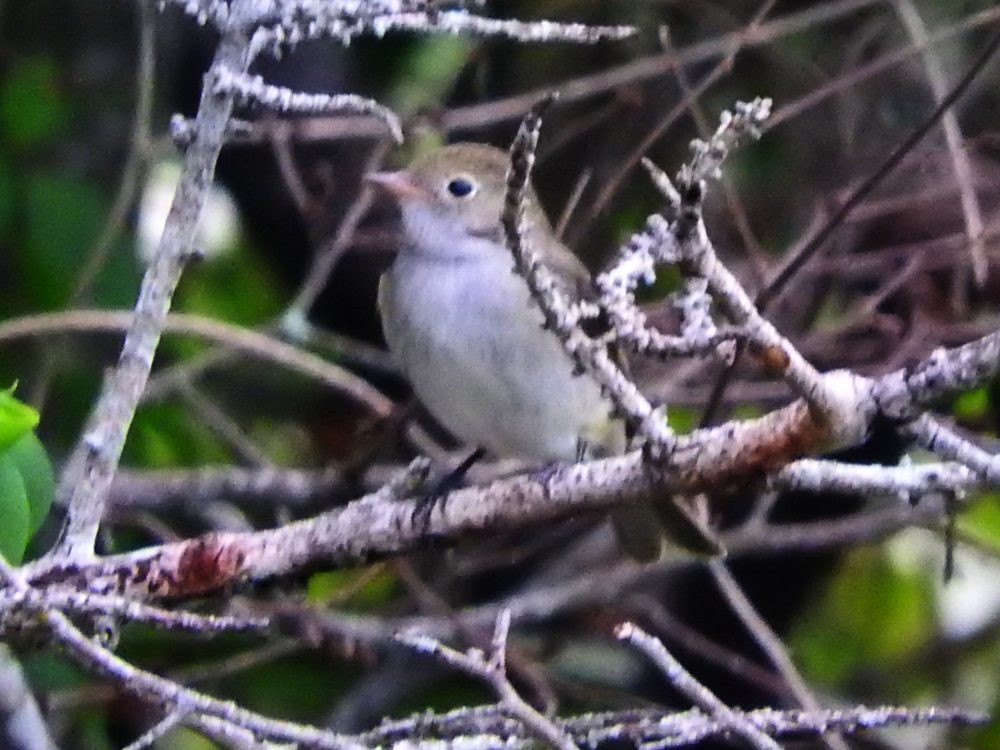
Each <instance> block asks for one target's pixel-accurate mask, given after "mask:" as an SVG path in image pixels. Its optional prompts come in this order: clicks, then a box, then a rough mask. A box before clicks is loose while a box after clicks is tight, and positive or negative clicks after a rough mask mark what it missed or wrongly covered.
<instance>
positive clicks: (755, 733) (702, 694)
mask: <svg viewBox="0 0 1000 750" xmlns="http://www.w3.org/2000/svg"><path fill="white" fill-rule="evenodd" d="M615 635H616V636H617V637H618V638H619V639H621V640H623V641H628V642H629V643H631V644H632V645H633V646H635V647H636V648H637V649H639V650H640V651H642V652H643V653H644V654H645V655H646V656H647V657H649V659H650V660H651V661H652V662H653V663H654V664H656V666H657V667H658V668H659V670H660V671H661V672H662V673H663V675H664V676H665V677H666V678H667V679H668V680H669V681H670V684H671V685H673V686H674V687H675V688H677V689H678V690H680V691H681V692H682V693H684V694H685V695H686V696H687V697H688V698H690V699H691V702H692V703H694V705H695V706H697V707H698V708H701V709H703V710H704V711H705V712H707V713H708V714H709V715H710V716H712V717H713V718H714V719H715V720H716V721H718V722H719V723H720V724H721V725H722V726H723V727H724V728H725V729H727V730H729V731H732V732H733V733H734V734H738V735H740V736H741V737H743V738H744V739H745V740H746V741H747V742H748V743H749V744H750V745H752V746H753V747H755V748H757V749H758V750H781V745H779V744H778V743H777V742H775V741H774V740H773V739H771V738H770V737H768V736H767V735H766V734H765V733H764V732H763V731H761V730H760V729H759V728H758V727H756V726H754V725H753V724H752V723H750V722H749V721H747V719H746V717H745V716H742V715H740V714H737V713H736V712H735V711H733V710H732V709H731V708H729V706H727V705H726V704H725V703H723V702H722V701H721V700H719V699H718V697H716V695H715V694H714V693H713V692H712V691H711V690H709V689H708V688H707V687H705V686H704V685H702V684H701V683H700V682H698V681H697V680H696V679H695V678H694V677H693V676H692V675H691V673H690V672H688V671H687V670H686V669H684V667H682V666H681V663H680V662H679V661H677V659H675V658H674V656H673V654H671V653H670V652H669V651H667V649H666V647H665V646H664V645H663V644H662V643H661V642H660V641H659V640H658V639H657V638H654V637H653V636H651V635H649V634H648V633H646V632H645V631H644V630H642V629H641V628H639V627H637V626H636V625H633V624H632V623H631V622H623V623H622V624H621V625H619V626H618V627H617V628H616V629H615ZM655 746H656V745H655V744H653V745H648V746H647V747H650V748H651V750H652V747H655Z"/></svg>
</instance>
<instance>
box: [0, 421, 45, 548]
mask: <svg viewBox="0 0 1000 750" xmlns="http://www.w3.org/2000/svg"><path fill="white" fill-rule="evenodd" d="M4 456H6V457H8V458H11V459H12V460H13V461H14V464H15V465H16V466H17V469H18V471H19V472H20V474H21V481H22V482H24V489H25V491H26V492H27V494H28V516H29V524H28V534H29V536H34V535H35V533H36V532H37V531H38V529H40V528H41V526H42V523H43V522H44V521H45V519H46V517H47V516H48V515H49V509H51V508H52V499H53V497H54V496H55V493H56V478H55V474H54V473H53V471H52V463H51V462H50V461H49V456H48V454H47V453H46V452H45V447H44V446H43V445H42V441H41V440H39V439H38V436H37V435H35V433H33V432H29V433H28V434H27V435H22V436H21V439H20V440H18V441H17V442H16V443H14V445H12V446H11V447H10V449H9V450H8V451H7V452H6V453H5V454H4Z"/></svg>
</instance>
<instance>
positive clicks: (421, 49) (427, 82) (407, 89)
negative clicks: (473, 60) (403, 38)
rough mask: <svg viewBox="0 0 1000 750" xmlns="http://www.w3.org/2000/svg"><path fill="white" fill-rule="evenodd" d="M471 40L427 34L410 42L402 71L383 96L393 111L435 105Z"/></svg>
mask: <svg viewBox="0 0 1000 750" xmlns="http://www.w3.org/2000/svg"><path fill="white" fill-rule="evenodd" d="M473 45H474V41H473V40H472V39H470V38H468V37H460V36H429V37H424V38H421V39H419V40H416V42H415V43H414V44H413V47H412V50H411V52H410V54H409V56H408V59H407V60H404V61H403V64H402V65H400V66H399V68H398V70H401V71H405V72H406V75H405V76H402V77H400V79H399V80H398V82H397V83H396V85H395V86H394V87H393V88H392V90H391V91H390V93H389V95H388V97H386V100H387V101H388V102H389V104H390V105H391V106H392V108H393V109H394V110H395V111H397V112H403V113H410V112H416V111H418V110H420V109H422V108H426V107H432V106H437V105H438V104H440V102H441V99H442V97H443V96H444V95H445V94H446V93H447V91H448V88H449V87H450V86H451V84H452V82H453V81H454V80H455V77H456V76H457V75H458V74H459V72H461V70H462V67H463V66H464V65H465V62H466V60H468V58H469V53H470V52H471V51H472V48H473Z"/></svg>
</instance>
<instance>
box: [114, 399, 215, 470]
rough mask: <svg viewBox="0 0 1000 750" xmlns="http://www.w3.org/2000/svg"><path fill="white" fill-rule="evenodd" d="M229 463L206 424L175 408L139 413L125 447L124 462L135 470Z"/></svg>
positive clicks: (156, 407)
mask: <svg viewBox="0 0 1000 750" xmlns="http://www.w3.org/2000/svg"><path fill="white" fill-rule="evenodd" d="M231 460H232V455H231V454H230V452H229V451H228V450H226V448H225V447H224V446H223V445H222V443H220V442H219V440H218V439H217V438H216V437H215V435H213V434H212V432H211V431H210V430H209V429H208V428H207V427H206V426H205V424H204V423H203V422H202V421H200V420H199V419H198V418H197V417H195V416H194V415H193V414H191V412H190V411H188V410H187V409H185V408H183V407H181V406H179V405H177V404H157V405H154V406H148V407H144V408H143V409H140V410H139V413H138V414H136V418H135V422H134V423H133V425H132V429H131V432H130V434H129V440H128V443H127V444H126V446H125V461H126V463H128V464H131V465H134V466H147V467H151V468H155V467H167V466H198V465H200V464H205V463H225V462H227V461H231Z"/></svg>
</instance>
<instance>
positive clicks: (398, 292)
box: [379, 256, 624, 461]
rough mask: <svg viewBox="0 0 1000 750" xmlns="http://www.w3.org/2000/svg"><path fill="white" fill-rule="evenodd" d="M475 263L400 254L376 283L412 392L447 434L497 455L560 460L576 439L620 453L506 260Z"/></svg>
mask: <svg viewBox="0 0 1000 750" xmlns="http://www.w3.org/2000/svg"><path fill="white" fill-rule="evenodd" d="M400 264H403V268H401V267H400ZM484 265H486V262H483V261H475V262H468V263H464V264H461V265H451V266H448V267H447V268H442V267H438V266H435V265H434V264H431V263H426V262H422V263H419V264H418V263H415V262H414V261H412V260H410V259H408V258H405V257H403V256H401V257H400V258H398V259H397V265H396V266H394V268H393V269H391V270H390V271H389V272H387V273H386V275H385V276H384V277H383V280H382V285H381V288H380V290H379V303H380V308H381V311H382V322H383V328H384V330H385V335H386V339H387V340H388V343H389V347H390V349H391V350H392V352H393V354H394V356H395V357H396V358H397V360H398V361H399V364H400V366H401V367H402V369H403V371H404V373H405V374H406V376H407V378H408V379H409V380H410V382H411V384H412V385H413V389H414V391H415V392H416V394H417V396H418V397H419V398H420V400H421V401H422V402H423V404H424V405H425V406H426V407H427V408H428V410H430V412H431V413H432V414H433V415H434V416H435V418H437V419H438V420H439V421H440V422H441V423H442V424H443V425H444V426H445V427H446V428H448V430H450V431H451V432H452V433H453V434H454V435H455V436H456V437H458V438H459V439H461V440H462V441H464V442H466V443H469V444H470V445H477V446H482V447H483V448H486V449H487V450H488V451H490V452H492V453H494V454H496V455H501V456H518V457H524V458H528V459H534V460H539V461H550V460H563V461H569V460H573V459H574V457H575V456H576V451H577V445H578V442H579V441H580V440H583V441H585V442H586V443H588V444H589V445H591V446H592V447H595V448H598V449H600V450H601V451H602V452H607V453H617V452H620V451H621V450H622V447H623V442H624V436H623V430H622V428H621V426H620V424H618V423H617V422H611V421H610V419H609V416H608V415H609V406H608V403H607V402H606V401H605V400H604V399H603V398H602V397H601V394H600V389H599V388H598V386H597V384H596V383H595V382H594V381H593V380H591V379H590V378H589V377H587V376H574V375H573V367H572V363H571V361H570V359H569V357H568V356H567V355H566V353H565V352H564V351H563V350H562V346H561V344H560V343H559V341H558V340H557V339H556V337H555V336H554V335H553V334H552V333H551V332H549V331H546V330H543V329H542V327H541V324H542V316H541V312H540V311H538V310H537V308H536V307H535V306H534V303H533V302H532V301H531V300H530V298H529V295H528V290H527V287H526V286H525V285H524V282H523V281H521V279H520V278H518V277H516V276H514V275H513V274H512V273H511V271H510V269H509V265H507V264H506V263H505V262H498V263H489V265H490V266H491V267H490V268H488V269H487V268H484V267H483V266H484ZM473 274H474V275H475V276H474V277H473V276H472V275H473ZM473 279H474V280H473ZM484 279H485V280H486V281H485V282H483V280H484ZM404 299H405V300H407V301H408V304H401V303H402V300H404Z"/></svg>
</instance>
